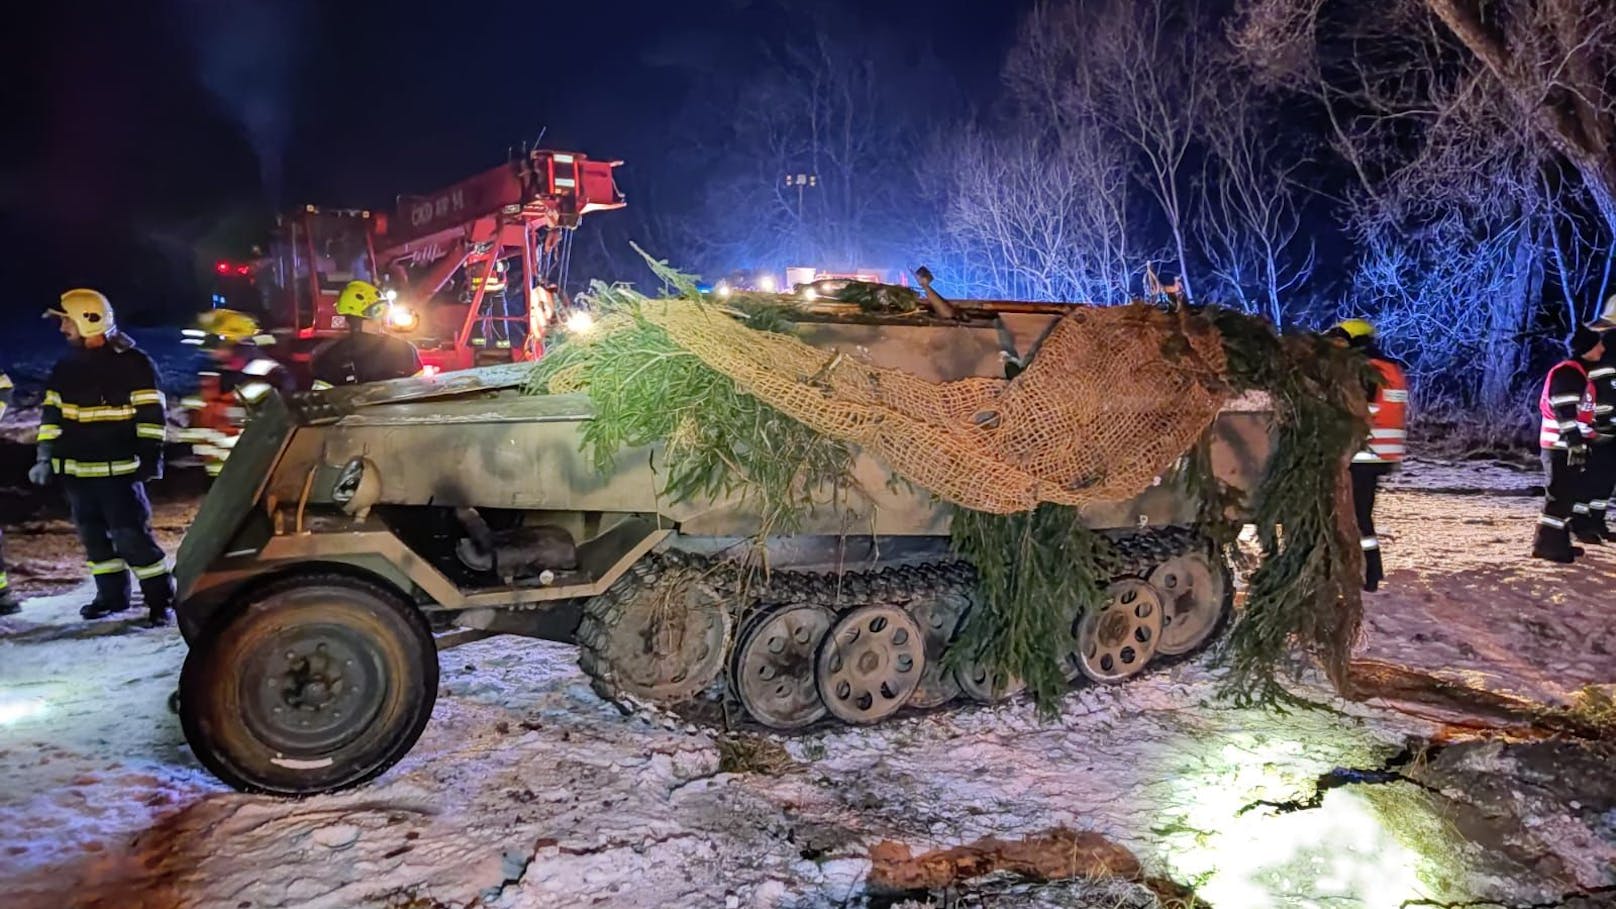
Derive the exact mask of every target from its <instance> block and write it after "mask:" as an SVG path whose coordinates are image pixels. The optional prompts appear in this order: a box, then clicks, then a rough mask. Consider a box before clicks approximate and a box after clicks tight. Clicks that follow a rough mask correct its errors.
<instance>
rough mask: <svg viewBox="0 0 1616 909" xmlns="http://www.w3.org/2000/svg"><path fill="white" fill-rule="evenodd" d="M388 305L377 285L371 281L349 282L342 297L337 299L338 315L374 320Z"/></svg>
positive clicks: (343, 290)
mask: <svg viewBox="0 0 1616 909" xmlns="http://www.w3.org/2000/svg"><path fill="white" fill-rule="evenodd" d="M386 305H387V301H386V300H385V299H383V298H382V292H381V291H380V290H379V289H377V287H376V285H374V284H372V283H370V282H369V281H349V282H348V286H347V287H344V288H343V289H342V296H340V297H338V298H337V315H339V316H358V317H359V318H361V319H374V318H376V317H377V316H379V315H381V311H382V308H383V307H385V306H386Z"/></svg>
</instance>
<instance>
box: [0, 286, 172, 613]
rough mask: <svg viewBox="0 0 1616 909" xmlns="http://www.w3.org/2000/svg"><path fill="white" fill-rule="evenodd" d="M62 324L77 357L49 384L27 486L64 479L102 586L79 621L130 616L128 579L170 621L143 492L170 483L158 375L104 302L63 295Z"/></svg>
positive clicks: (168, 586) (81, 294)
mask: <svg viewBox="0 0 1616 909" xmlns="http://www.w3.org/2000/svg"><path fill="white" fill-rule="evenodd" d="M45 315H46V316H47V317H55V318H57V319H59V320H61V329H62V334H63V336H64V337H66V338H67V341H68V343H69V344H70V345H71V349H70V350H69V351H68V353H67V355H66V356H64V357H62V358H61V359H60V360H58V361H57V362H56V366H55V368H54V369H52V370H51V374H50V378H49V379H48V380H47V381H46V384H45V405H44V408H43V410H42V412H41V415H40V423H39V434H38V437H37V438H38V444H39V451H38V456H37V461H36V463H35V464H34V468H33V470H31V471H29V474H28V476H29V478H30V479H31V480H33V482H34V483H36V484H38V485H40V486H44V485H46V484H47V483H49V482H50V480H51V478H52V477H59V478H60V479H61V481H62V488H63V489H64V490H65V491H66V493H67V502H68V505H69V507H70V508H71V509H72V512H73V523H74V525H75V526H76V527H77V528H78V532H79V539H80V541H81V542H83V544H84V551H85V555H86V556H87V557H88V558H89V564H90V573H91V575H92V576H94V578H95V599H94V600H93V601H92V602H91V603H90V604H89V605H87V606H85V607H84V608H83V609H81V610H79V614H80V615H82V616H83V617H84V618H87V619H97V618H101V617H102V616H106V615H111V614H113V613H116V612H122V611H124V610H125V609H128V608H129V606H130V602H129V594H130V589H129V574H130V573H131V572H133V573H134V575H135V578H136V579H138V580H139V582H140V591H141V593H142V595H144V597H145V600H146V608H147V611H148V619H149V620H150V622H151V623H152V624H153V625H160V624H163V623H164V622H166V621H168V618H169V610H170V608H171V607H172V606H173V601H174V580H173V578H172V577H170V576H169V573H168V563H167V560H166V557H165V556H164V554H163V550H162V547H160V546H159V545H158V544H157V539H156V537H154V536H153V535H152V529H151V505H150V504H149V503H148V502H147V499H146V486H145V484H146V483H147V482H148V481H150V480H155V479H159V478H161V477H162V475H163V441H164V437H165V435H166V430H165V426H166V424H167V418H166V413H165V408H164V403H163V393H162V392H161V391H160V390H158V383H157V367H156V366H155V365H154V364H153V363H152V361H151V358H150V357H148V356H146V354H145V353H144V352H142V351H141V350H139V349H138V348H136V347H135V342H134V341H133V340H132V339H131V338H130V337H129V336H128V335H126V334H124V333H123V332H120V331H119V330H118V326H117V323H116V321H115V319H114V316H113V312H112V306H111V304H109V303H108V302H107V298H106V297H104V296H102V295H101V294H99V293H97V292H96V291H93V290H87V289H83V288H80V289H76V290H70V291H68V292H67V293H65V294H62V299H61V303H60V306H59V307H58V308H55V309H49V310H46V312H45Z"/></svg>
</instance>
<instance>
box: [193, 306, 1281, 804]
mask: <svg viewBox="0 0 1616 909" xmlns="http://www.w3.org/2000/svg"><path fill="white" fill-rule="evenodd" d="M1064 311H1067V310H1065V309H1061V310H1055V309H1045V308H1041V307H1037V306H1028V307H1022V308H1021V310H1020V311H1016V308H1015V307H1001V308H999V309H997V310H994V311H991V312H989V311H978V310H972V309H970V308H966V309H964V310H963V311H962V312H961V313H958V314H955V315H956V318H954V319H949V320H944V319H939V318H933V317H931V316H930V315H929V314H925V313H920V314H905V315H876V314H867V313H865V314H856V315H850V316H838V315H829V316H822V317H817V316H814V315H813V314H809V313H804V316H803V319H802V321H800V322H798V323H797V324H796V326H795V330H796V332H797V334H798V336H799V337H800V338H802V339H803V340H805V341H807V342H808V343H810V344H813V345H815V346H820V347H824V348H827V349H828V348H836V349H837V350H840V351H846V352H849V353H850V354H853V355H856V356H858V357H861V358H863V359H865V360H867V361H869V362H871V363H874V364H878V365H882V366H890V367H894V368H897V369H902V370H905V371H908V372H910V373H912V374H914V375H917V376H920V377H922V378H925V379H929V380H932V381H938V382H941V381H945V380H951V379H958V378H961V377H968V376H984V377H994V378H1003V377H1004V376H1005V362H1006V354H1007V353H1009V352H1011V351H1009V350H1008V349H1009V348H1015V349H1016V351H1017V352H1019V351H1025V350H1028V349H1030V348H1031V347H1032V346H1033V345H1034V343H1035V341H1036V339H1038V338H1039V337H1040V336H1041V335H1042V334H1043V333H1044V332H1045V331H1046V330H1047V328H1048V327H1049V325H1050V324H1051V322H1052V320H1054V319H1055V318H1057V313H1058V312H1064ZM529 369H530V367H529V366H528V365H526V364H523V365H507V366H495V367H488V368H485V369H477V370H469V371H466V372H461V373H450V374H445V375H441V376H437V377H433V378H419V379H404V380H399V381H394V382H386V383H378V384H374V385H366V386H357V387H353V388H346V389H337V390H332V391H327V392H323V393H316V394H312V395H308V396H300V397H297V398H295V399H292V400H289V401H281V400H276V401H274V402H271V403H270V404H269V405H268V406H267V407H266V408H265V409H264V410H263V411H262V412H261V413H260V414H259V415H258V417H257V418H256V419H255V420H254V421H253V422H252V423H251V424H250V426H249V427H248V428H247V431H246V432H245V433H244V435H243V436H242V438H241V440H240V442H239V443H238V444H237V446H236V448H235V450H234V452H233V454H232V456H231V458H230V460H229V462H228V463H227V466H226V468H225V470H224V472H223V474H222V475H221V476H220V477H219V479H218V482H217V484H216V485H215V486H214V487H213V489H212V491H211V492H210V493H209V494H208V496H207V498H206V500H205V501H204V502H203V504H202V506H201V510H200V512H199V513H198V515H197V518H196V521H195V523H194V525H193V526H192V527H191V529H190V532H189V533H188V534H187V536H186V539H185V542H184V545H183V546H182V547H181V549H180V553H179V557H178V565H177V576H178V581H179V585H180V594H181V598H182V602H181V606H180V608H179V610H178V613H179V621H180V627H181V630H182V632H183V634H184V635H185V638H186V640H187V641H188V643H189V645H190V652H189V655H188V657H187V659H186V661H185V666H184V670H183V673H182V677H181V684H180V713H181V718H182V722H183V725H184V730H185V735H186V739H187V740H188V741H189V742H190V744H191V747H192V749H193V750H194V752H195V753H196V755H197V757H198V758H199V759H200V760H201V761H202V762H203V764H205V765H206V766H207V767H208V768H209V769H210V770H212V771H213V772H214V773H215V774H217V775H218V776H219V777H220V778H221V779H223V780H224V781H225V782H227V783H229V784H230V785H232V786H235V787H237V788H239V789H243V790H251V791H261V792H270V793H280V794H307V793H314V792H321V791H328V790H333V789H338V788H342V787H347V786H352V785H355V784H358V783H360V782H362V781H365V780H367V779H370V778H372V777H374V776H376V775H377V774H380V773H382V772H383V771H384V770H386V769H387V768H388V767H389V766H391V765H392V764H393V763H394V762H396V761H397V760H399V759H400V758H401V757H403V756H404V755H405V754H406V753H407V752H408V751H409V750H410V748H411V747H412V746H413V744H414V743H415V741H416V739H417V738H418V736H419V735H420V733H421V731H422V729H423V727H424V726H425V724H426V723H427V720H428V718H429V716H430V715H431V712H432V708H433V703H434V699H435V697H436V695H437V690H438V650H439V649H440V648H441V647H445V646H450V645H452V644H453V643H456V642H459V641H463V640H466V639H468V638H472V637H476V636H482V635H487V634H515V635H525V636H530V637H535V638H541V639H546V640H551V641H562V642H570V643H574V644H576V645H577V646H578V651H579V661H580V664H581V666H582V668H583V669H584V671H585V672H586V673H587V674H588V675H589V676H590V678H591V680H592V682H593V684H594V687H595V688H596V690H597V691H599V692H600V693H601V694H602V695H603V696H606V697H609V698H614V699H617V700H618V701H619V702H620V703H624V704H635V703H640V704H652V705H660V706H664V707H677V706H678V705H681V704H689V703H691V702H699V701H701V700H702V699H704V698H705V699H707V700H708V701H709V702H710V701H711V700H712V699H714V698H730V699H733V702H736V703H738V704H739V705H740V707H742V708H743V709H744V713H745V714H746V715H747V716H748V717H749V718H750V719H751V720H752V721H755V722H756V723H758V724H760V725H761V726H763V727H768V728H771V729H776V730H794V729H803V728H805V727H810V726H812V725H814V724H819V723H826V722H832V721H839V722H844V723H855V724H864V723H874V722H877V721H879V720H882V719H884V718H886V717H889V716H892V715H893V714H895V713H898V712H899V711H902V710H905V709H908V710H916V709H928V708H936V707H939V706H940V705H943V704H945V703H947V702H949V701H951V700H953V699H955V698H958V697H961V696H962V695H963V696H964V697H966V698H970V699H974V700H978V701H992V700H995V699H998V698H1002V697H1005V696H1007V695H1008V694H1011V693H1013V692H1014V691H1015V689H1016V680H1014V679H1007V678H1003V677H999V678H993V677H990V675H989V673H988V672H986V671H985V670H984V669H982V667H981V666H980V665H978V664H975V663H973V662H971V661H969V660H947V661H945V660H944V659H943V655H944V653H945V651H946V650H947V648H948V646H949V644H950V642H951V641H953V640H954V638H955V635H956V633H957V631H958V630H959V629H960V628H961V627H962V624H963V623H965V622H966V621H968V619H969V613H970V610H971V609H972V606H973V603H974V602H975V599H976V594H975V591H974V580H975V573H974V570H973V568H972V567H971V566H970V565H968V564H966V563H964V562H962V561H961V560H960V559H959V558H958V557H957V556H955V555H954V554H953V552H952V551H951V550H950V548H949V543H948V540H949V537H948V534H949V526H950V515H951V511H950V510H949V508H948V507H946V506H944V505H942V504H940V503H939V502H937V501H936V500H935V499H934V498H933V497H932V496H930V495H929V494H927V493H926V492H924V491H923V490H919V489H917V488H915V487H914V486H912V485H909V484H904V483H893V482H890V480H891V475H890V473H889V471H888V470H887V468H886V467H885V466H884V465H883V464H882V463H880V462H878V461H876V460H875V459H874V458H872V457H869V456H866V455H859V456H858V457H857V460H856V461H855V466H854V473H855V475H856V477H857V479H858V480H859V482H860V485H861V487H862V488H863V489H864V490H865V491H866V494H867V496H868V497H869V499H868V501H865V502H861V503H859V504H856V505H855V504H847V503H841V502H832V503H829V504H827V505H826V506H825V507H821V508H816V509H814V511H813V512H812V513H811V514H810V515H809V516H808V518H807V519H806V525H805V526H803V527H802V528H801V529H800V531H799V532H797V533H795V534H793V535H792V536H790V537H780V538H773V539H769V540H768V541H767V553H768V564H769V566H770V569H771V570H770V572H769V573H768V574H767V575H766V576H759V575H758V574H756V573H755V572H749V571H742V570H740V569H739V567H738V566H737V560H738V557H740V556H742V555H746V554H753V555H754V556H755V553H756V549H755V544H754V538H755V536H756V534H757V531H758V527H759V525H758V516H757V512H756V511H755V509H753V508H752V507H751V506H750V505H748V504H747V500H745V499H743V498H742V497H741V496H740V495H739V494H737V495H736V496H734V497H729V498H720V499H712V500H701V501H682V502H676V501H670V500H669V498H668V497H667V496H665V495H663V489H662V483H661V481H660V477H659V473H658V470H657V467H658V460H657V455H658V452H657V451H655V450H652V449H628V450H623V451H621V452H620V453H619V454H618V455H617V456H616V459H615V462H614V463H613V465H612V466H611V469H609V470H607V471H604V472H602V471H600V470H598V469H597V467H596V465H595V464H594V463H593V462H592V461H591V459H590V458H589V457H588V456H587V455H586V454H585V453H584V452H583V451H582V450H581V444H580V442H581V432H582V429H583V427H584V426H586V425H587V423H588V421H589V420H590V419H591V407H590V403H589V400H588V398H587V397H586V396H584V395H567V394H561V395H532V394H526V393H524V391H523V388H522V386H523V384H524V382H525V381H526V380H527V378H528V375H529ZM1248 405H1249V406H1247V407H1246V408H1245V409H1241V408H1240V407H1238V406H1237V405H1230V406H1228V407H1226V408H1225V409H1224V411H1223V412H1221V413H1220V414H1219V415H1218V416H1217V418H1216V420H1215V421H1214V422H1213V424H1212V426H1211V428H1210V429H1209V430H1208V432H1209V435H1210V440H1211V445H1210V449H1209V450H1210V455H1211V462H1212V467H1213V470H1214V472H1215V473H1216V474H1217V475H1218V476H1219V478H1220V479H1222V480H1223V481H1224V482H1225V483H1228V484H1231V485H1232V486H1234V487H1237V488H1240V489H1245V490H1250V489H1253V488H1255V486H1256V485H1257V484H1258V482H1259V481H1260V480H1261V478H1262V475H1263V471H1264V469H1265V466H1266V464H1267V462H1268V458H1269V454H1270V448H1271V445H1272V428H1271V419H1270V414H1269V413H1268V412H1267V410H1266V404H1265V403H1264V402H1262V401H1257V402H1248ZM1198 507H1199V503H1198V502H1197V501H1196V500H1195V499H1194V497H1193V496H1192V495H1190V494H1189V493H1188V492H1187V490H1186V489H1184V488H1183V487H1182V486H1181V485H1180V483H1179V481H1176V480H1174V479H1172V478H1171V476H1169V477H1166V478H1163V479H1161V480H1160V481H1159V482H1158V483H1157V485H1155V486H1152V487H1151V488H1148V489H1146V490H1145V491H1144V492H1143V493H1141V494H1140V495H1138V496H1136V497H1134V498H1132V499H1129V500H1127V501H1117V502H1106V503H1101V504H1092V505H1086V506H1083V507H1082V510H1081V514H1082V517H1083V519H1084V520H1085V522H1086V523H1087V524H1088V525H1089V526H1090V527H1092V528H1094V529H1097V530H1101V531H1103V532H1104V533H1106V534H1107V535H1108V536H1109V537H1111V538H1112V539H1113V541H1114V542H1115V543H1116V544H1117V546H1116V548H1117V549H1118V550H1119V551H1120V552H1121V553H1122V554H1123V556H1124V558H1125V560H1126V563H1127V564H1125V565H1124V566H1123V567H1122V568H1121V569H1120V570H1119V574H1118V575H1117V576H1116V577H1115V578H1113V579H1112V582H1111V584H1110V587H1109V589H1108V590H1107V591H1106V597H1105V601H1104V603H1102V604H1101V605H1100V607H1099V608H1098V609H1092V608H1091V609H1088V610H1082V609H1079V608H1078V607H1077V605H1076V604H1058V603H1056V604H1050V608H1052V609H1062V610H1066V611H1068V613H1069V614H1070V616H1071V619H1072V621H1071V622H1070V623H1069V626H1068V628H1069V631H1070V639H1069V640H1066V641H1063V642H1062V644H1061V649H1062V651H1063V652H1064V653H1065V655H1066V656H1065V666H1066V670H1067V674H1068V676H1069V677H1070V678H1071V679H1072V680H1073V681H1074V682H1093V683H1111V682H1120V681H1124V680H1126V679H1129V678H1131V677H1133V676H1135V675H1136V674H1138V673H1139V672H1141V671H1142V670H1144V669H1146V668H1147V667H1149V666H1151V665H1159V664H1160V663H1161V662H1162V661H1164V660H1168V659H1173V658H1179V657H1183V656H1184V655H1187V654H1190V653H1193V652H1194V651H1196V650H1198V649H1199V648H1202V647H1204V646H1205V645H1206V644H1207V643H1208V642H1209V641H1210V640H1211V639H1213V638H1214V637H1215V635H1216V634H1217V632H1218V631H1219V629H1220V628H1221V627H1222V626H1223V625H1224V623H1225V622H1226V621H1227V620H1228V617H1229V614H1230V611H1231V609H1232V597H1233V589H1232V584H1231V581H1230V577H1229V572H1228V568H1227V566H1226V565H1225V564H1224V563H1223V561H1222V559H1221V556H1219V555H1217V554H1216V552H1215V550H1214V548H1213V547H1211V546H1210V545H1209V544H1208V543H1207V542H1206V540H1204V539H1203V538H1202V537H1201V536H1200V535H1199V534H1198V533H1197V532H1196V529H1195V526H1194V523H1195V520H1196V515H1197V509H1198Z"/></svg>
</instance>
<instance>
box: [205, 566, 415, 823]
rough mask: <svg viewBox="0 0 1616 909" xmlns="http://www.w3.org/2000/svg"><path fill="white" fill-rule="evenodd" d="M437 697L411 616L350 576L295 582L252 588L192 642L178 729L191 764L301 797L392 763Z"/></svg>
mask: <svg viewBox="0 0 1616 909" xmlns="http://www.w3.org/2000/svg"><path fill="white" fill-rule="evenodd" d="M437 694H438V655H437V648H436V646H435V645H434V643H433V640H432V632H431V630H430V628H428V626H427V622H426V619H425V618H424V617H423V616H422V615H421V613H420V612H419V611H418V610H416V609H415V608H414V607H413V606H412V605H411V604H409V603H407V602H405V601H404V600H402V599H401V598H400V597H399V596H397V595H396V594H395V593H393V592H392V591H390V590H388V589H386V588H384V587H382V586H379V585H377V584H373V583H370V582H367V581H364V580H360V579H358V578H352V577H348V576H345V575H340V574H321V575H305V576H300V577H292V578H287V579H284V580H281V581H277V582H275V583H272V584H269V585H267V586H265V587H264V588H263V589H261V590H258V591H256V592H254V593H253V594H252V595H251V598H250V599H248V600H247V601H246V602H245V603H244V604H243V605H241V606H240V607H239V608H237V609H234V610H231V611H230V612H229V613H228V614H227V615H225V616H221V617H220V620H219V621H218V622H215V623H214V624H213V625H212V626H211V627H209V628H208V629H206V630H205V631H204V632H203V634H202V635H201V636H200V637H199V638H198V640H196V641H195V642H193V643H192V645H191V650H190V653H189V654H188V655H187V656H186V658H185V667H184V669H183V670H182V671H181V673H180V705H179V706H180V723H181V725H182V726H183V727H184V730H185V740H186V741H187V742H188V743H190V746H191V750H192V751H193V752H194V753H195V754H196V756H197V759H198V760H200V761H201V762H202V764H203V766H205V767H207V768H208V769H209V770H211V771H212V772H213V773H214V775H216V776H218V777H219V779H221V780H223V781H224V782H226V783H228V784H229V785H231V786H233V787H235V788H236V789H239V790H242V791H244V792H267V793H272V794H275V795H311V794H314V793H319V792H331V791H333V790H337V789H344V788H347V787H349V786H355V785H358V784H359V783H363V782H365V781H366V780H369V779H371V778H373V777H375V776H377V775H378V774H380V773H382V772H383V771H385V770H386V769H387V768H389V767H391V766H392V765H393V764H395V763H397V762H398V761H399V759H401V758H402V757H404V755H406V754H408V753H409V750H410V748H411V747H413V746H414V745H415V741H416V739H418V738H420V735H421V730H422V729H424V728H425V727H426V723H427V720H428V719H429V718H430V717H431V715H432V705H433V703H434V702H435V701H436V700H437Z"/></svg>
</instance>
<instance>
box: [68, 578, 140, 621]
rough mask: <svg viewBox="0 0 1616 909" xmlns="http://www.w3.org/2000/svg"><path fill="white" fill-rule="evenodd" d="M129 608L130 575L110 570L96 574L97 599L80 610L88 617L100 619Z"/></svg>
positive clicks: (81, 614) (80, 612)
mask: <svg viewBox="0 0 1616 909" xmlns="http://www.w3.org/2000/svg"><path fill="white" fill-rule="evenodd" d="M128 608H129V575H128V574H127V573H125V572H122V571H119V572H109V573H107V574H98V575H96V576H95V599H94V600H92V601H91V602H90V604H89V605H88V606H85V607H84V608H83V609H80V610H79V615H80V616H82V617H84V618H86V619H99V618H105V617H106V616H109V615H112V614H113V613H115V612H123V611H124V610H125V609H128Z"/></svg>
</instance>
